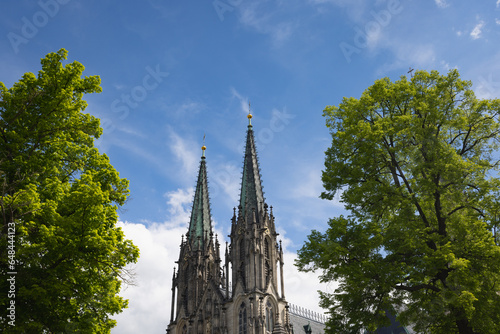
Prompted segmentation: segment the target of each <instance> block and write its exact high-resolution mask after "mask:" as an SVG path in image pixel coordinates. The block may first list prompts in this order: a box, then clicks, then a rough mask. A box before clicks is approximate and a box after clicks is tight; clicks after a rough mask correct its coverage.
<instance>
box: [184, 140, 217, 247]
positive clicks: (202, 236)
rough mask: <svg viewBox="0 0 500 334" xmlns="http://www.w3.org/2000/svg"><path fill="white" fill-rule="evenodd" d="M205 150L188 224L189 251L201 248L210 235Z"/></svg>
mask: <svg viewBox="0 0 500 334" xmlns="http://www.w3.org/2000/svg"><path fill="white" fill-rule="evenodd" d="M205 149H206V147H205V146H203V147H202V150H203V156H202V157H201V161H200V168H199V171H198V181H197V182H196V190H195V193H194V200H193V208H192V210H191V219H190V222H189V231H188V232H189V234H188V236H187V237H188V242H189V244H190V245H191V249H199V248H203V247H204V245H206V241H207V240H208V238H210V236H211V234H212V218H211V215H210V201H209V196H208V182H207V166H206V162H205Z"/></svg>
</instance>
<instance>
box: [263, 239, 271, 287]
mask: <svg viewBox="0 0 500 334" xmlns="http://www.w3.org/2000/svg"><path fill="white" fill-rule="evenodd" d="M270 263H271V257H270V254H269V240H268V239H265V240H264V276H265V278H266V285H267V284H269V281H270V279H271V264H270Z"/></svg>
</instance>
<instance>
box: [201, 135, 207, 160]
mask: <svg viewBox="0 0 500 334" xmlns="http://www.w3.org/2000/svg"><path fill="white" fill-rule="evenodd" d="M205 137H206V135H205V134H203V146H202V147H201V150H202V151H203V153H202V157H205V150H206V149H207V147H206V146H205Z"/></svg>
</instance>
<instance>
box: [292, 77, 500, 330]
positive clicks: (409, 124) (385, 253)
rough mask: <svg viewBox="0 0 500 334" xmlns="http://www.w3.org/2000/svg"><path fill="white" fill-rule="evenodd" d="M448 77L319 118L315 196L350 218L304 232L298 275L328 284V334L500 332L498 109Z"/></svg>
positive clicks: (395, 86)
mask: <svg viewBox="0 0 500 334" xmlns="http://www.w3.org/2000/svg"><path fill="white" fill-rule="evenodd" d="M471 87H472V84H471V82H468V81H464V80H462V79H460V76H459V73H458V71H456V70H451V71H450V72H449V73H448V74H447V75H440V74H439V73H438V72H436V71H432V72H430V73H429V72H426V71H417V72H415V74H414V76H413V77H411V78H407V77H405V76H402V77H401V78H400V80H398V81H395V82H391V80H389V79H388V78H384V79H381V80H377V81H376V82H375V83H374V84H373V85H372V86H371V87H369V88H368V89H366V90H365V91H364V92H363V94H362V95H361V97H360V98H359V99H356V98H344V99H343V100H342V102H341V103H340V104H339V105H338V106H327V107H326V109H325V110H324V116H325V117H326V124H327V127H328V128H329V129H330V133H331V136H332V145H331V147H330V148H329V149H328V150H327V151H326V157H325V169H324V171H323V175H322V180H323V185H324V189H325V190H324V192H323V193H322V195H321V197H322V198H324V199H329V200H332V199H333V198H334V195H335V194H336V193H340V194H341V195H340V198H341V201H342V202H343V203H344V205H345V208H346V209H347V211H348V212H349V214H348V216H347V217H344V216H340V217H335V218H332V219H330V221H329V223H328V224H329V227H328V229H327V230H326V232H324V233H322V232H319V231H312V233H311V234H310V235H309V236H308V240H307V241H306V242H305V244H304V245H303V247H302V248H301V249H300V250H299V257H298V260H297V262H296V264H297V265H298V266H299V269H301V270H305V271H311V270H312V271H314V270H319V271H321V276H320V279H321V280H322V281H324V282H330V281H337V282H338V287H337V288H336V289H335V291H334V292H333V293H326V292H320V294H321V305H322V306H323V307H325V308H328V309H329V313H330V316H331V317H330V320H329V321H328V324H327V325H328V328H329V330H330V331H331V332H332V333H360V331H362V329H365V330H370V331H373V330H375V328H377V327H378V326H380V325H387V317H386V312H390V313H393V314H397V318H398V320H399V321H400V322H401V323H402V324H404V325H411V326H412V327H413V328H414V330H415V331H416V332H418V333H443V334H450V333H497V332H498V328H499V326H500V246H499V239H498V235H497V227H498V219H499V218H498V214H499V203H498V202H499V200H498V199H499V196H498V195H499V186H500V181H499V178H498V166H499V161H498V160H499V154H498V144H499V131H500V124H499V114H500V100H498V99H492V100H487V99H478V98H477V97H476V96H475V94H474V92H473V91H472V89H471Z"/></svg>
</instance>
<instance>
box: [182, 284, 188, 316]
mask: <svg viewBox="0 0 500 334" xmlns="http://www.w3.org/2000/svg"><path fill="white" fill-rule="evenodd" d="M182 297H183V298H182V299H183V301H182V303H183V304H184V311H185V312H186V313H187V311H188V289H187V288H184V293H183V294H182Z"/></svg>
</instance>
